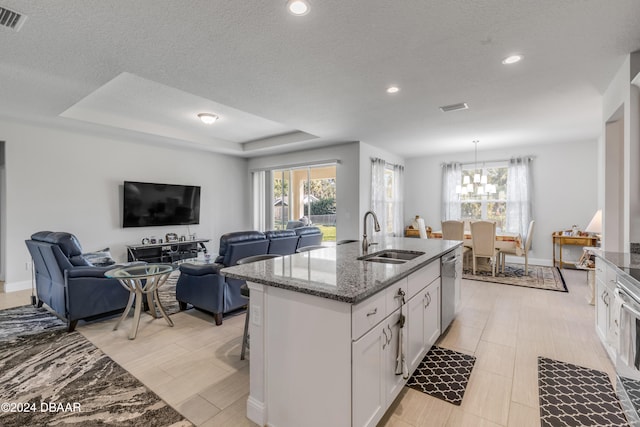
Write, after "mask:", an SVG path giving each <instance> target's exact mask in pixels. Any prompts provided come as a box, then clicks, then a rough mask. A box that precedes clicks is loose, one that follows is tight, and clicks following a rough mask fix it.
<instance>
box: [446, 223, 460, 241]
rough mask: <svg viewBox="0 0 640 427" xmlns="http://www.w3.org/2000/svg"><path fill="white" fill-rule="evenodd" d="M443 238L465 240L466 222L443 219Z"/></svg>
mask: <svg viewBox="0 0 640 427" xmlns="http://www.w3.org/2000/svg"><path fill="white" fill-rule="evenodd" d="M442 238H443V239H444V240H464V222H463V221H455V220H449V221H442Z"/></svg>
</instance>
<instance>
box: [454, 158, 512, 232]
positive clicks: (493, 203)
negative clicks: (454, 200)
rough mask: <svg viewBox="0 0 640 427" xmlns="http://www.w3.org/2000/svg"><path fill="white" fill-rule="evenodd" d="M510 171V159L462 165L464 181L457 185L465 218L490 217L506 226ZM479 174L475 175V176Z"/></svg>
mask: <svg viewBox="0 0 640 427" xmlns="http://www.w3.org/2000/svg"><path fill="white" fill-rule="evenodd" d="M507 175H508V165H507V163H506V162H499V163H494V164H491V165H489V166H485V165H483V166H482V167H481V168H477V169H476V168H475V166H474V165H468V166H464V167H463V168H462V184H461V185H460V186H459V188H458V187H456V192H457V193H458V194H459V196H460V205H461V206H460V208H461V212H462V215H461V217H462V219H463V220H479V219H483V220H490V221H495V222H496V226H497V227H498V228H499V229H501V230H504V229H505V225H506V212H507ZM474 178H475V179H474Z"/></svg>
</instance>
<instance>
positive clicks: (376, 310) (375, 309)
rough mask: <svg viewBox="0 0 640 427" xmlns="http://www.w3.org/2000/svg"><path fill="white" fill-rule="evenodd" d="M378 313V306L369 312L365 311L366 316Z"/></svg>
mask: <svg viewBox="0 0 640 427" xmlns="http://www.w3.org/2000/svg"><path fill="white" fill-rule="evenodd" d="M376 313H378V307H376V308H374V309H373V310H371V311H370V312H368V313H367V317H369V316H373V315H374V314H376Z"/></svg>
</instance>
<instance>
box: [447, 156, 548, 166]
mask: <svg viewBox="0 0 640 427" xmlns="http://www.w3.org/2000/svg"><path fill="white" fill-rule="evenodd" d="M518 157H525V158H527V159H535V158H536V156H514V157H511V158H509V159H498V160H493V159H491V160H478V161H477V162H464V163H463V162H443V163H440V165H446V164H447V163H460V164H461V165H462V166H466V165H474V164H480V163H503V162H508V161H510V160H511V159H517V158H518Z"/></svg>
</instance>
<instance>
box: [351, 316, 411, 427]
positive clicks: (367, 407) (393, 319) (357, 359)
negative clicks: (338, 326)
mask: <svg viewBox="0 0 640 427" xmlns="http://www.w3.org/2000/svg"><path fill="white" fill-rule="evenodd" d="M399 319H400V310H396V311H395V312H394V313H393V314H392V315H391V316H389V317H388V318H387V319H386V320H385V321H383V322H382V323H380V324H379V325H378V326H376V327H375V328H373V329H372V330H370V331H369V332H367V333H366V334H365V335H364V336H362V337H361V338H360V339H358V340H357V341H354V343H353V346H352V348H353V366H352V373H353V390H352V397H351V399H352V404H353V425H354V426H375V425H376V424H378V421H380V419H381V418H382V416H383V415H384V413H385V411H386V409H387V407H388V406H389V405H391V403H392V402H393V400H394V399H395V398H396V396H397V395H398V393H400V390H402V386H403V385H404V381H402V375H395V369H394V368H395V362H396V354H397V349H398V339H397V337H398V331H399V329H400V325H399V324H398V320H399ZM405 346H406V344H405Z"/></svg>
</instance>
